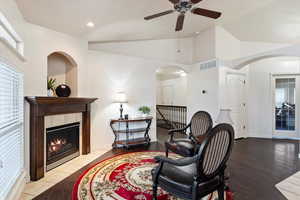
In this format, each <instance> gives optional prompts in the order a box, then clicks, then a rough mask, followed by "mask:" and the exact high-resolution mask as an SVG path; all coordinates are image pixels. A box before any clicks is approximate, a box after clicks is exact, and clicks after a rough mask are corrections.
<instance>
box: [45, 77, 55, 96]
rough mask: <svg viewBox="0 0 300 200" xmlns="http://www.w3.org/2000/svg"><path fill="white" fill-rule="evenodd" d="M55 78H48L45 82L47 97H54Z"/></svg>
mask: <svg viewBox="0 0 300 200" xmlns="http://www.w3.org/2000/svg"><path fill="white" fill-rule="evenodd" d="M55 82H56V79H55V78H48V81H47V88H48V96H49V97H53V96H54V91H55Z"/></svg>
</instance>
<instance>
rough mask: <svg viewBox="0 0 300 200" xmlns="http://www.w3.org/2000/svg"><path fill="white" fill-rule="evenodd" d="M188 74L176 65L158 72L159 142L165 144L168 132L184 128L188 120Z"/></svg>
mask: <svg viewBox="0 0 300 200" xmlns="http://www.w3.org/2000/svg"><path fill="white" fill-rule="evenodd" d="M186 115H187V72H186V70H184V69H183V68H181V67H179V66H175V65H168V66H164V67H160V68H158V69H157V70H156V118H157V123H156V124H157V140H158V141H159V142H161V143H164V142H165V141H166V140H167V139H168V134H167V131H168V130H169V129H174V128H183V127H184V126H185V125H186V118H187V116H186Z"/></svg>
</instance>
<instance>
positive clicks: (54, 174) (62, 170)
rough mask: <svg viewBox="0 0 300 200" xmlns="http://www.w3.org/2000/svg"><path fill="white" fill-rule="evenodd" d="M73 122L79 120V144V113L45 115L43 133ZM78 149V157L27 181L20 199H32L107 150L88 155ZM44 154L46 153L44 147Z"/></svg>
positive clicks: (80, 141)
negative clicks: (36, 178) (42, 175)
mask: <svg viewBox="0 0 300 200" xmlns="http://www.w3.org/2000/svg"><path fill="white" fill-rule="evenodd" d="M74 122H80V134H79V137H80V139H79V146H81V143H82V114H81V113H74V114H64V115H53V116H46V117H45V134H46V129H47V128H51V127H55V126H60V125H64V124H70V123H74ZM45 142H46V141H45ZM79 149H80V156H79V157H77V158H75V159H73V160H70V161H68V162H66V163H64V164H62V165H60V166H59V167H57V168H54V169H52V170H50V171H48V172H45V177H44V178H42V179H40V180H39V181H36V182H30V183H28V184H27V185H26V186H25V190H24V192H23V195H22V199H21V200H29V199H33V198H34V197H35V196H37V195H39V194H40V193H42V192H44V191H46V190H47V189H48V188H50V187H52V186H53V185H55V184H57V183H59V182H60V181H62V180H63V179H64V178H66V177H68V176H70V175H71V174H72V173H74V172H76V171H77V170H79V169H80V168H81V167H83V166H85V165H87V164H88V163H90V162H91V161H93V160H95V159H96V158H98V157H99V155H102V154H104V153H105V152H106V151H107V150H108V149H101V150H98V151H96V152H91V153H90V154H88V155H82V150H81V148H79ZM44 154H46V148H45V151H44ZM45 156H46V155H45ZM45 166H46V161H45Z"/></svg>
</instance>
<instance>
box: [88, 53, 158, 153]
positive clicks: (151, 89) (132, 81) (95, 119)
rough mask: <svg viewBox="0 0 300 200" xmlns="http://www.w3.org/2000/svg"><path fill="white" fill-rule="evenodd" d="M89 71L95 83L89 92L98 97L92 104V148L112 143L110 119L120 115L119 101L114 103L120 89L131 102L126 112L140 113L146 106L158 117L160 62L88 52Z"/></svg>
mask: <svg viewBox="0 0 300 200" xmlns="http://www.w3.org/2000/svg"><path fill="white" fill-rule="evenodd" d="M88 62H89V63H88V66H89V72H90V73H89V74H88V77H87V80H89V84H90V85H91V86H92V87H91V89H90V95H91V96H95V97H99V100H98V101H97V102H96V103H94V104H93V105H92V135H91V137H92V149H95V148H97V147H99V146H100V147H101V146H110V145H111V144H112V142H113V139H114V136H113V133H112V131H111V128H110V126H109V121H110V119H113V118H118V117H119V104H115V103H113V100H114V96H115V95H116V93H118V92H125V93H126V95H127V98H128V102H129V103H128V104H125V105H124V106H125V107H124V113H125V114H126V113H128V114H129V116H139V115H140V113H139V112H138V108H139V107H140V106H143V105H147V106H149V107H150V108H151V114H152V115H153V116H154V117H155V114H156V113H155V105H156V87H155V82H156V77H155V70H156V69H157V68H159V67H160V66H161V65H160V64H159V63H157V62H152V61H149V60H145V59H142V58H136V57H131V56H124V55H116V54H111V53H105V52H100V51H89V54H88ZM150 137H151V139H152V141H155V140H156V121H155V120H153V122H152V127H151V131H150Z"/></svg>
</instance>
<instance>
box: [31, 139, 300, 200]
mask: <svg viewBox="0 0 300 200" xmlns="http://www.w3.org/2000/svg"><path fill="white" fill-rule="evenodd" d="M140 150H162V151H163V150H164V147H163V146H162V145H161V144H159V143H152V144H151V145H150V146H149V147H139V148H135V149H131V150H111V151H109V152H107V153H105V154H104V155H99V158H98V159H96V160H95V161H93V162H92V163H90V164H89V165H87V166H85V167H83V168H82V169H81V170H79V171H77V172H75V173H74V174H72V175H71V176H69V177H68V178H66V179H64V180H63V181H61V182H60V183H58V184H56V185H55V186H53V187H52V188H50V189H48V190H47V191H45V192H44V193H42V194H40V195H39V196H38V197H36V198H35V199H34V200H70V199H71V192H72V188H73V184H74V183H75V181H76V179H77V178H78V177H79V175H80V174H81V173H82V172H84V171H85V170H86V169H87V168H89V167H91V166H92V165H94V164H95V163H97V162H99V161H101V160H103V159H105V158H107V157H110V156H113V155H116V154H119V153H122V152H124V151H129V152H132V151H140ZM298 153H299V142H298V141H290V140H271V139H254V138H251V139H250V138H249V139H244V140H238V141H236V144H235V147H234V151H233V154H232V156H231V159H230V162H229V166H228V173H229V175H230V181H229V186H230V187H231V189H232V190H233V191H234V193H235V200H284V199H286V198H285V197H284V196H283V195H281V193H280V192H279V191H278V190H277V189H276V188H275V184H277V183H278V182H280V181H282V180H284V179H285V178H287V177H289V176H290V175H292V174H294V173H295V172H297V171H299V170H300V159H298Z"/></svg>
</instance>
